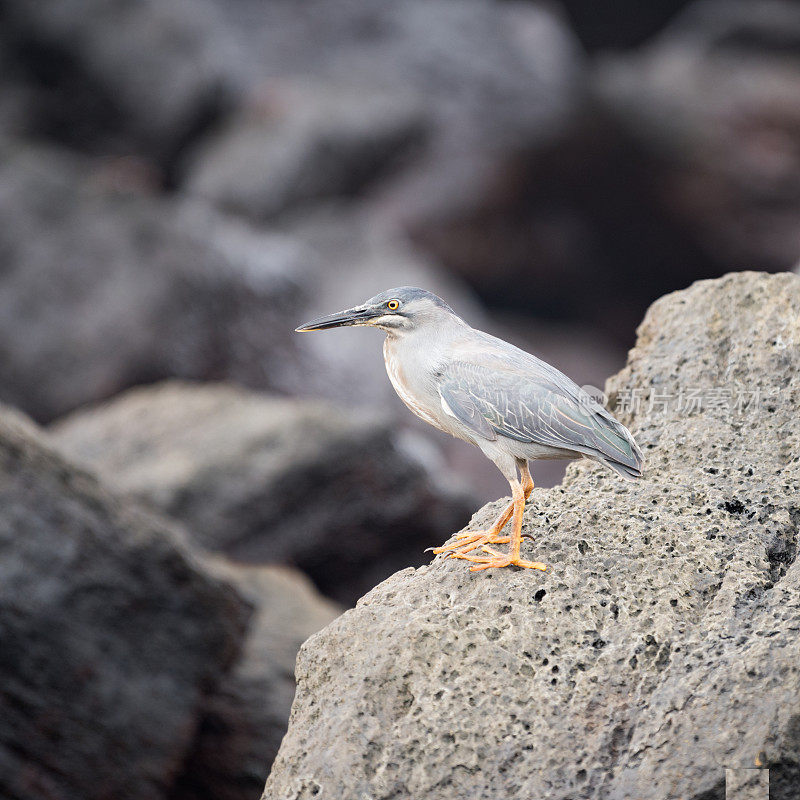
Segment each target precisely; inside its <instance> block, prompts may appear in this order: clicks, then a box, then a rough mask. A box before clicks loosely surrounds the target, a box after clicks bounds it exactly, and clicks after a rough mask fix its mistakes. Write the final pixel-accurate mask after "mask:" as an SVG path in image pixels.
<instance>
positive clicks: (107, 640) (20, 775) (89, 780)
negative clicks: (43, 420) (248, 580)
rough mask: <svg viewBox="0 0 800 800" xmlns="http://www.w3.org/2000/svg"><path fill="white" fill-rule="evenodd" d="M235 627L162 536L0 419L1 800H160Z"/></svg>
mask: <svg viewBox="0 0 800 800" xmlns="http://www.w3.org/2000/svg"><path fill="white" fill-rule="evenodd" d="M248 613H249V612H248V610H247V607H246V605H245V604H244V603H243V602H242V601H241V600H240V599H239V597H238V596H237V595H236V593H235V592H234V591H233V589H231V588H230V587H229V586H226V585H225V584H223V583H221V582H220V581H219V580H218V579H216V578H212V577H211V576H210V575H209V574H208V572H207V571H206V570H205V569H204V568H203V567H202V565H200V564H199V563H198V562H196V560H195V559H194V557H193V556H192V555H191V554H190V552H189V551H188V549H187V548H186V546H185V543H184V542H183V541H182V539H181V538H180V536H179V535H178V534H176V532H175V531H174V530H172V529H171V528H170V527H169V526H168V525H167V524H166V523H164V522H161V521H160V520H158V519H156V518H154V517H150V516H148V515H145V514H143V513H141V512H140V511H138V510H136V509H135V508H133V507H131V506H129V505H128V504H126V503H123V502H120V501H119V500H118V499H116V498H115V497H114V496H113V495H111V494H109V493H108V492H106V491H105V490H104V489H103V488H101V487H100V486H99V485H98V483H97V482H96V480H95V479H94V478H93V477H91V476H89V475H88V474H86V473H84V472H82V471H80V470H78V469H76V468H74V467H72V466H71V465H70V464H68V463H67V462H65V461H64V460H63V459H62V458H61V457H60V456H58V455H57V454H55V453H54V452H53V451H52V450H51V449H49V446H48V445H47V444H46V443H45V442H44V440H43V439H42V438H41V437H40V436H39V434H38V433H37V431H36V430H35V428H34V426H33V425H32V424H31V423H29V422H28V421H26V420H25V419H23V418H21V416H20V415H17V414H16V413H14V412H10V411H7V410H3V411H1V412H0V795H2V797H4V798H9V799H10V800H17V799H18V798H33V797H37V798H43V797H52V798H60V799H61V800H92V798H96V800H105V798H109V797H124V798H127V799H128V800H137V798H140V799H141V800H153V798H160V797H166V796H167V790H168V788H169V787H170V786H171V784H172V782H173V781H174V779H175V778H176V776H177V775H178V774H179V773H180V771H181V769H182V765H183V759H184V757H185V754H186V752H187V750H188V749H189V747H190V746H191V743H192V739H193V737H194V734H195V730H196V728H197V726H198V725H199V723H200V716H201V709H202V708H203V706H204V698H205V696H206V694H207V693H208V692H210V691H211V690H212V689H213V687H214V686H215V684H216V683H217V682H218V681H219V679H220V677H221V676H222V674H223V671H224V670H226V669H227V668H228V667H230V665H231V663H232V662H233V659H234V657H235V656H236V654H237V651H238V649H239V647H240V644H241V641H242V636H243V632H244V628H245V624H246V621H247V617H248Z"/></svg>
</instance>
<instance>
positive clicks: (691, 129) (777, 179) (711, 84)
mask: <svg viewBox="0 0 800 800" xmlns="http://www.w3.org/2000/svg"><path fill="white" fill-rule="evenodd" d="M596 90H597V94H598V97H599V99H600V101H601V102H602V103H603V104H604V105H605V106H606V108H607V109H608V110H609V112H610V113H611V114H612V115H613V117H614V119H615V121H616V123H617V124H619V125H620V126H621V128H622V129H623V130H624V131H625V132H626V133H627V135H629V136H630V137H631V139H632V140H633V141H634V142H635V144H636V149H635V150H633V151H632V157H633V158H636V159H638V162H639V165H638V169H639V170H640V171H641V172H643V173H645V172H646V173H647V174H648V175H649V176H650V180H651V182H652V184H653V188H654V194H655V196H656V197H657V199H658V202H659V208H660V212H661V213H662V214H663V215H664V217H665V218H668V219H671V220H673V221H674V222H675V223H676V224H677V225H678V226H679V228H680V230H681V231H682V235H683V236H684V237H685V238H687V239H690V240H692V241H694V242H695V243H696V244H697V246H698V247H699V248H701V249H702V251H703V252H704V254H705V256H706V258H707V259H708V260H709V262H710V263H711V264H712V265H716V266H714V267H713V268H715V269H719V267H720V265H725V267H726V268H727V269H730V268H731V267H733V268H739V269H741V268H747V267H749V266H750V265H752V264H760V265H763V266H764V267H765V268H766V269H768V270H782V269H788V268H790V267H791V265H792V264H794V263H795V262H796V261H797V258H798V256H800V6H798V4H797V3H793V2H781V0H755V1H754V0H734V2H731V1H730V0H702V1H701V2H697V3H695V4H693V5H692V6H690V7H689V8H688V9H687V10H686V11H685V12H684V13H683V14H682V15H681V16H680V17H679V18H678V19H676V20H675V22H674V23H673V24H672V25H670V26H669V27H668V28H667V29H666V30H665V31H664V32H663V33H662V34H661V35H660V36H659V37H658V39H656V40H655V41H654V42H653V43H652V44H649V45H647V46H646V47H644V48H642V49H641V50H640V51H638V52H635V53H631V54H626V55H615V56H608V57H606V58H605V59H603V60H602V61H601V62H600V64H599V67H598V74H597V79H596ZM637 151H638V152H637Z"/></svg>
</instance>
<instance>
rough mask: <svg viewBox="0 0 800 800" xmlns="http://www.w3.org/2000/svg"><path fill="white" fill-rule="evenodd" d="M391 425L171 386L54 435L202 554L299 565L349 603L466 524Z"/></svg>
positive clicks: (411, 439)
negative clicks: (166, 519) (162, 515)
mask: <svg viewBox="0 0 800 800" xmlns="http://www.w3.org/2000/svg"><path fill="white" fill-rule="evenodd" d="M394 427H395V426H393V425H392V424H391V422H390V420H388V419H387V418H385V417H381V416H374V415H373V416H368V415H366V414H364V413H348V412H347V411H345V410H344V409H340V408H337V407H335V406H331V405H327V404H324V403H312V402H302V401H297V400H287V399H283V398H275V397H269V396H263V395H258V394H256V393H253V392H249V391H246V390H243V389H238V388H235V387H232V386H225V385H213V384H211V385H199V384H198V385H192V384H186V383H180V382H168V383H164V384H160V385H157V386H154V387H148V388H142V389H134V390H131V391H129V392H127V393H125V394H123V395H120V396H119V397H117V398H114V399H113V400H111V401H109V402H108V403H105V404H102V405H100V406H98V407H95V408H90V409H87V410H82V411H78V412H76V413H75V414H73V415H71V416H70V417H67V418H66V419H64V420H63V421H61V422H59V423H58V424H57V425H55V426H54V427H53V428H52V429H51V432H52V435H53V437H54V441H55V442H56V443H57V444H58V446H59V447H60V448H62V449H63V450H64V452H66V453H68V454H69V455H70V456H71V457H72V458H74V459H76V460H78V461H79V462H81V463H84V464H86V465H87V466H89V467H91V468H92V469H94V470H95V471H96V472H97V474H98V475H101V476H102V477H103V479H104V480H105V481H107V482H108V484H109V485H111V486H113V487H115V488H116V489H119V490H122V491H125V492H129V493H131V494H132V495H134V496H136V497H137V498H139V499H141V500H144V501H146V502H148V503H149V504H150V505H151V506H152V507H153V508H157V509H159V510H160V511H163V512H166V513H167V514H169V515H171V516H173V517H175V518H176V519H179V520H181V521H182V522H184V523H185V524H186V527H187V528H188V530H189V531H190V532H191V535H192V536H193V537H194V539H195V540H196V541H198V542H199V543H200V544H202V545H203V546H204V547H207V548H210V549H213V550H218V551H223V552H226V553H228V554H230V555H232V556H233V557H235V558H238V559H242V560H246V561H257V562H263V561H271V562H279V563H288V564H293V565H296V566H298V567H300V568H301V569H302V570H303V571H304V572H306V573H307V574H308V575H310V576H311V577H312V578H313V579H314V581H315V583H316V584H317V585H318V586H319V587H320V588H321V589H322V590H323V591H324V592H325V593H326V594H328V595H329V596H331V597H335V598H337V599H339V600H341V601H342V602H350V603H352V602H354V601H355V600H356V598H357V597H359V596H360V595H361V594H363V592H365V591H367V589H369V588H370V587H371V586H374V585H375V583H376V582H377V581H379V580H381V579H382V578H384V577H386V576H387V575H389V574H391V572H393V571H394V570H396V569H398V568H400V567H402V566H406V565H409V564H419V563H422V562H423V561H424V560H425V556H424V555H423V550H424V549H425V548H426V547H428V546H432V545H435V544H438V543H440V542H441V541H443V540H444V539H446V538H447V537H448V536H449V535H450V534H451V533H452V531H454V530H457V529H458V528H459V527H461V526H462V525H463V524H464V520H465V519H466V518H467V517H468V515H469V510H468V509H469V500H468V498H467V496H466V494H465V493H464V492H463V491H462V490H460V489H459V488H458V486H457V485H455V484H454V483H453V482H452V476H451V475H450V473H449V472H448V471H447V470H446V469H445V468H444V467H443V465H442V464H441V463H440V461H439V459H437V454H436V449H435V447H432V446H431V445H429V444H427V442H425V441H424V440H422V439H421V438H420V437H419V436H418V435H416V434H413V433H404V434H398V433H397V432H396V431H395V429H394Z"/></svg>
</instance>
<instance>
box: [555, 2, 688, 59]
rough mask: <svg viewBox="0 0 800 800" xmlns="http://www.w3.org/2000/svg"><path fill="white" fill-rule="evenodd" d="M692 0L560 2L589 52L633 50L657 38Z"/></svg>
mask: <svg viewBox="0 0 800 800" xmlns="http://www.w3.org/2000/svg"><path fill="white" fill-rule="evenodd" d="M691 2H692V0H648V2H646V3H642V2H640V0H615V1H614V2H613V3H598V2H596V0H560V3H559V5H561V6H563V7H564V10H565V12H566V14H567V18H568V19H569V23H570V27H571V28H572V29H573V30H574V31H575V33H576V34H577V36H578V38H579V39H580V40H581V44H583V46H584V47H585V48H586V49H587V50H590V51H603V50H618V49H624V48H629V47H636V46H637V45H640V44H642V43H643V42H645V41H647V40H648V39H649V38H650V37H651V36H654V35H656V34H657V33H658V32H659V31H660V30H661V29H662V28H663V27H664V25H666V24H667V23H668V22H669V21H670V20H671V19H672V18H673V17H674V16H675V15H676V14H677V13H678V12H679V11H680V10H681V9H682V8H684V7H685V6H687V5H689V4H690V3H691Z"/></svg>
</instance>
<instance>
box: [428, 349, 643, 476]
mask: <svg viewBox="0 0 800 800" xmlns="http://www.w3.org/2000/svg"><path fill="white" fill-rule="evenodd" d="M543 363H544V362H542V364H543ZM546 366H548V367H549V365H546ZM560 377H563V381H562V380H558V378H560ZM562 384H563V385H562ZM439 393H440V395H441V396H442V398H443V399H444V400H445V402H446V403H447V405H448V406H450V408H451V409H452V411H453V412H454V415H455V416H457V417H458V419H459V420H461V421H462V422H464V423H465V424H466V425H468V426H469V427H470V429H471V430H473V431H475V432H477V433H481V430H482V424H481V423H480V422H477V424H476V420H480V419H482V420H483V421H485V422H486V423H487V424H488V426H489V429H490V430H491V431H492V432H493V433H494V434H496V435H500V436H506V437H508V438H509V439H516V440H517V441H519V442H526V443H527V442H530V443H535V444H540V445H545V446H548V447H555V448H559V449H564V450H571V451H575V452H581V453H586V454H589V455H596V456H600V457H605V458H608V459H611V460H612V461H616V462H621V463H622V464H626V465H630V466H632V467H634V468H638V467H636V465H637V464H638V463H639V462H640V456H639V455H638V454H637V452H638V451H636V450H635V449H634V448H635V447H636V445H635V444H633V443H632V442H631V440H630V438H629V436H628V435H627V431H625V429H624V428H623V427H622V426H621V425H620V424H619V423H618V422H617V421H616V420H615V419H614V418H613V417H612V416H611V415H610V414H609V413H608V412H607V411H606V410H605V409H604V408H603V407H602V406H600V405H599V404H598V403H596V402H595V401H593V400H592V398H591V397H589V395H588V394H586V392H584V391H583V390H582V389H580V388H579V387H578V386H577V385H575V384H573V383H572V381H570V380H569V379H568V378H567V377H566V376H561V373H558V372H557V370H555V369H554V368H552V367H549V369H548V370H547V371H546V372H544V371H540V370H536V371H533V370H531V371H530V372H528V371H523V370H519V369H503V368H502V367H501V366H500V365H499V364H497V363H495V364H493V365H492V366H484V365H481V364H475V363H471V362H469V361H452V362H450V363H449V364H448V365H447V367H446V368H445V369H444V370H443V372H442V376H441V379H440V383H439ZM454 403H455V404H456V405H455V406H454ZM482 435H485V434H482Z"/></svg>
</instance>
